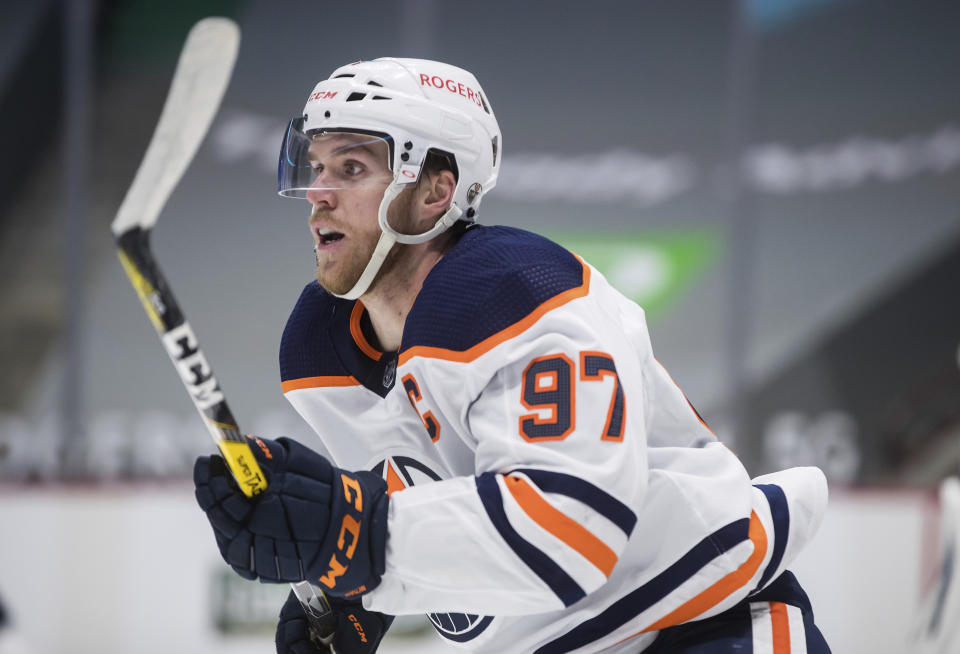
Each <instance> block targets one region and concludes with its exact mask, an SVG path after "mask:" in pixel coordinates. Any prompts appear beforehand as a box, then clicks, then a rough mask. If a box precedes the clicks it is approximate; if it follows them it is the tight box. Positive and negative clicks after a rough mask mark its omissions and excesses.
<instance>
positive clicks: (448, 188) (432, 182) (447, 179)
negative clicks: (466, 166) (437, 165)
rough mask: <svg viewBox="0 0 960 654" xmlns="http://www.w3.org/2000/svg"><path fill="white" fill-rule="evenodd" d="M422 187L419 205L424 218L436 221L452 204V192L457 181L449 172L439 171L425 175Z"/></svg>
mask: <svg viewBox="0 0 960 654" xmlns="http://www.w3.org/2000/svg"><path fill="white" fill-rule="evenodd" d="M423 182H425V183H424V184H423V185H422V194H421V196H420V203H421V206H422V208H423V210H424V212H423V213H424V216H425V217H427V218H430V219H433V220H436V218H437V217H439V216H440V215H441V214H443V213H444V212H445V211H446V210H447V209H449V208H450V203H452V202H453V192H454V191H455V190H456V188H457V180H456V178H454V176H453V173H452V172H451V171H449V170H440V171H437V172H434V173H430V174H427V175H426V179H424V180H423Z"/></svg>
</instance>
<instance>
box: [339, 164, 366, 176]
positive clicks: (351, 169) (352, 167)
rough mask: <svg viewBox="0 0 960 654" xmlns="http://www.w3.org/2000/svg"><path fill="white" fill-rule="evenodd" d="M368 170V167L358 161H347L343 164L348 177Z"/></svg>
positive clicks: (344, 172)
mask: <svg viewBox="0 0 960 654" xmlns="http://www.w3.org/2000/svg"><path fill="white" fill-rule="evenodd" d="M364 171H366V168H365V167H364V166H363V165H362V164H360V163H359V162H356V161H345V162H344V164H343V174H344V175H346V176H347V177H356V176H357V175H360V174H362V173H363V172H364Z"/></svg>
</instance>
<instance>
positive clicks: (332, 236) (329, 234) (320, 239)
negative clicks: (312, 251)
mask: <svg viewBox="0 0 960 654" xmlns="http://www.w3.org/2000/svg"><path fill="white" fill-rule="evenodd" d="M316 234H317V248H322V247H326V246H328V245H331V244H333V243H336V242H337V241H339V240H340V239H342V238H343V234H342V233H341V232H335V231H333V230H319V229H318V230H317V231H316Z"/></svg>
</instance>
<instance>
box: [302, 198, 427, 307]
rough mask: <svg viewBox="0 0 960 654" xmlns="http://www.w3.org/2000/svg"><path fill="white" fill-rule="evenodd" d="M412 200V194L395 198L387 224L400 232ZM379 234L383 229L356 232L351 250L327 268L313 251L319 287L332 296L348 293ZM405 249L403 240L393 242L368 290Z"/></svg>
mask: <svg viewBox="0 0 960 654" xmlns="http://www.w3.org/2000/svg"><path fill="white" fill-rule="evenodd" d="M411 200H412V194H408V193H403V194H401V195H400V196H399V197H398V198H397V199H396V200H394V201H393V203H392V205H391V206H390V210H389V214H390V224H391V225H392V226H394V228H395V229H397V228H399V229H400V230H401V232H402V231H404V229H405V228H406V227H407V226H408V223H409V222H410V220H409V216H410V211H411ZM324 213H325V212H318V211H315V212H314V215H313V216H311V220H313V219H314V218H316V217H317V216H322V215H323V214H324ZM327 222H329V221H327ZM381 233H382V231H381V230H380V229H377V232H376V234H358V235H355V236H353V237H351V239H350V241H351V243H350V245H351V247H352V251H350V252H344V253H342V254H341V256H340V259H341V260H340V261H338V263H337V265H335V266H332V267H331V268H330V269H329V270H327V269H324V268H323V267H322V266H321V264H320V255H319V253H316V252H314V254H315V258H316V262H317V265H316V276H317V282H318V283H319V284H320V286H322V287H323V288H324V289H326V291H327V292H328V293H332V294H334V295H345V294H346V293H348V292H349V291H350V290H351V289H352V288H353V287H354V286H356V284H357V282H358V281H359V280H360V276H361V275H363V271H364V270H366V268H367V264H368V263H369V262H370V257H372V256H373V251H374V250H375V249H376V248H377V243H379V239H380V234H381ZM406 249H407V246H406V245H403V244H402V243H394V244H393V247H391V248H390V252H388V253H387V256H386V258H385V259H384V261H383V264H381V266H380V269H379V270H378V271H377V275H376V277H374V280H373V282H372V283H371V284H370V286H369V288H368V289H367V290H368V292H369V291H372V290H374V288H376V286H377V285H378V283H379V282H380V280H382V279H383V278H384V277H385V276H386V275H388V274H389V273H390V272H391V271H392V270H394V269H396V268H397V267H398V262H399V260H400V258H401V257H402V253H403V251H404V250H406Z"/></svg>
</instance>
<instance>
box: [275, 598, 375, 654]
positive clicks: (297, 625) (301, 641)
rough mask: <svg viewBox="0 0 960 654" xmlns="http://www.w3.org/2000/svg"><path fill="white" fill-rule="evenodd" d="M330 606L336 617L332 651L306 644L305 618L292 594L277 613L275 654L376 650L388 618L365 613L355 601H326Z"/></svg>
mask: <svg viewBox="0 0 960 654" xmlns="http://www.w3.org/2000/svg"><path fill="white" fill-rule="evenodd" d="M329 602H330V607H331V608H332V609H333V611H334V613H335V614H336V615H337V630H336V631H335V632H333V640H332V641H331V643H330V646H332V647H333V649H332V650H330V649H329V648H328V649H325V650H324V649H318V648H317V647H316V646H315V645H314V644H313V643H312V642H311V641H310V633H309V631H308V623H307V617H306V616H305V615H304V613H303V607H302V606H300V601H299V600H298V599H297V596H296V595H294V594H293V593H292V592H291V593H290V595H289V596H288V597H287V602H286V604H284V605H283V608H282V609H281V610H280V622H279V623H277V654H327V653H328V652H331V651H333V652H336V654H369V653H370V652H375V651H377V647H378V646H379V645H380V641H381V640H382V639H383V636H384V634H386V633H387V629H389V628H390V624H391V623H392V622H393V616H392V615H385V614H383V613H376V612H374V611H367V610H366V609H364V608H363V605H362V604H361V603H360V601H359V600H354V601H351V600H339V599H336V598H332V597H331V598H329Z"/></svg>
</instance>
